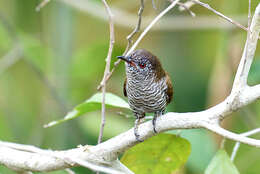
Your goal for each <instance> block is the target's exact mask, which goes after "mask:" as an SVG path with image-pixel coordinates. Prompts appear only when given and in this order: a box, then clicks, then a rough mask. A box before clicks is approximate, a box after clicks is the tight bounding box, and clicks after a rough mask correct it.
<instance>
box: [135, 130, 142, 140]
mask: <svg viewBox="0 0 260 174" xmlns="http://www.w3.org/2000/svg"><path fill="white" fill-rule="evenodd" d="M135 139H136V141H138V142H143V141H144V140H141V139H140V135H139V134H138V132H135Z"/></svg>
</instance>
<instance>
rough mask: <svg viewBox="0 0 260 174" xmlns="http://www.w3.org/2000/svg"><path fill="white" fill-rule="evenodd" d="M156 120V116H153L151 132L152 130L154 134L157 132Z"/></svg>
mask: <svg viewBox="0 0 260 174" xmlns="http://www.w3.org/2000/svg"><path fill="white" fill-rule="evenodd" d="M156 120H157V116H154V117H153V121H152V123H153V132H154V133H155V134H157V133H158V132H157V130H156Z"/></svg>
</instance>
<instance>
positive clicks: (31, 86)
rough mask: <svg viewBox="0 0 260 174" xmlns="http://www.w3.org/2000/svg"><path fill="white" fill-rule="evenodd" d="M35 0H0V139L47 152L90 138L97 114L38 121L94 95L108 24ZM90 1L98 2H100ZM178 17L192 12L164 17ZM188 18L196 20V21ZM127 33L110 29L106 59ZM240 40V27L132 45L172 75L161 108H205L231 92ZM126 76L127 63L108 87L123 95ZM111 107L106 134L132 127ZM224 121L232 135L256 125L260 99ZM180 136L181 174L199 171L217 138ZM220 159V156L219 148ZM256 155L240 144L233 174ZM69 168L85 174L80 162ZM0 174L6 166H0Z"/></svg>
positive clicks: (229, 8) (199, 133) (132, 7)
mask: <svg viewBox="0 0 260 174" xmlns="http://www.w3.org/2000/svg"><path fill="white" fill-rule="evenodd" d="M38 3H40V1H37V0H26V1H21V0H8V1H4V0H1V1H0V19H1V20H0V56H1V57H0V62H1V64H0V139H1V140H5V141H12V142H18V143H25V144H33V145H36V146H40V147H43V148H51V149H66V148H72V147H75V146H77V145H78V144H96V142H97V136H98V131H99V123H100V111H96V112H91V113H87V114H86V115H85V116H82V117H79V118H77V119H74V120H72V121H69V122H67V123H64V124H61V125H58V126H55V127H52V128H46V129H44V128H43V125H44V124H46V123H48V122H50V121H53V120H58V119H61V118H63V117H64V116H65V115H66V114H67V112H68V111H70V110H72V109H73V108H74V107H75V106H76V105H78V104H79V103H82V102H84V101H85V100H86V99H88V98H90V97H91V96H92V95H93V94H94V93H96V87H97V86H98V84H99V82H100V81H101V79H102V76H103V71H104V66H105V62H104V58H105V57H106V54H107V49H108V40H109V31H108V24H107V22H105V21H102V20H99V19H97V18H95V17H93V16H91V15H86V14H85V13H82V12H79V11H77V10H75V9H73V8H71V7H69V6H66V5H64V4H63V3H61V2H57V1H55V0H53V1H51V2H50V3H49V4H48V5H47V6H46V7H44V8H43V9H42V10H41V11H40V12H39V13H37V12H36V11H35V7H36V6H37V4H38ZM95 3H97V4H98V5H100V6H102V4H101V3H100V2H99V1H97V0H96V1H95ZM109 3H110V4H112V5H113V6H114V7H116V8H119V9H121V10H124V11H128V12H129V13H133V14H136V13H137V10H138V5H139V1H137V0H134V1H120V0H114V1H113V2H110V1H109ZM156 3H157V9H153V8H152V6H151V2H150V1H147V2H146V7H145V13H144V16H145V15H155V14H157V13H158V12H159V11H160V10H161V9H163V8H164V7H166V5H167V2H165V1H158V2H156ZM207 3H210V4H211V6H212V7H214V8H215V9H218V10H219V11H221V12H223V13H224V14H225V15H227V16H235V17H238V18H239V17H240V16H241V15H245V16H246V15H247V6H248V5H247V1H239V2H238V1H237V0H228V1H227V0H218V1H216V0H212V1H209V2H207ZM256 4H257V1H253V4H252V5H253V9H255V6H256ZM192 10H193V11H194V12H195V13H196V14H197V16H199V15H206V16H208V15H214V14H212V13H211V12H209V11H208V10H206V9H204V8H202V7H199V6H195V7H194V8H192ZM176 15H185V16H189V14H188V13H187V12H182V13H181V12H179V11H178V10H176V9H175V10H174V11H172V12H171V13H170V14H169V15H168V16H176ZM136 20H137V19H136ZM193 20H194V22H196V18H194V19H193ZM220 20H222V19H220ZM125 22H126V23H127V19H125ZM230 25H231V24H230ZM245 25H246V24H245ZM185 28H187V27H185ZM130 31H131V29H130V28H122V27H118V26H116V44H115V49H114V52H113V57H112V61H113V62H114V61H115V60H116V58H115V57H116V56H117V55H121V54H122V52H123V50H124V48H125V46H126V39H125V37H126V36H127V34H128V33H130ZM245 40H246V33H245V32H244V31H242V30H241V29H238V28H232V29H221V30H220V29H203V30H201V29H194V30H193V29H184V30H174V31H160V30H159V31H153V32H150V33H149V34H148V35H147V36H146V37H145V39H144V40H143V41H142V42H141V44H140V45H139V48H146V49H147V50H150V51H152V52H153V53H154V54H155V55H157V56H158V57H159V58H160V59H161V61H162V64H163V66H164V67H165V69H166V70H167V71H168V72H169V74H170V76H171V78H172V80H173V84H174V89H175V94H174V100H173V102H172V103H171V104H170V105H169V107H168V109H167V110H168V111H175V112H190V111H200V110H203V109H205V108H208V107H209V106H212V105H214V104H216V103H218V102H219V101H221V100H222V99H224V97H225V96H226V95H227V94H228V92H229V89H230V85H231V84H232V79H233V77H234V71H235V69H236V66H237V63H238V60H239V59H240V57H241V51H242V49H243V45H244V42H245ZM17 45H18V46H20V47H22V49H23V51H22V53H20V56H15V57H19V58H17V60H16V61H14V62H13V63H11V65H10V66H8V67H7V66H3V65H5V64H4V61H3V59H4V58H5V55H6V54H7V53H8V52H9V51H11V50H12V49H14V48H15V47H16V46H17ZM15 52H16V53H17V50H15ZM18 53H19V51H18ZM256 55H257V57H256V59H255V62H254V64H253V67H252V70H251V74H250V77H249V81H250V84H256V83H259V82H260V59H259V58H260V53H259V49H258V50H257V53H256ZM11 57H14V56H11ZM10 59H11V58H10ZM8 60H9V59H8ZM11 60H12V59H11ZM124 76H125V74H124V66H123V64H120V66H119V67H118V68H117V69H116V71H115V73H114V74H113V76H112V78H111V80H110V81H109V83H108V91H109V92H112V93H114V94H117V95H118V96H121V97H122V96H123V94H122V86H123V80H124ZM124 99H125V98H124ZM118 111H119V110H117V109H116V110H114V109H112V110H110V112H108V114H107V115H108V116H107V123H106V127H105V134H104V136H105V139H108V138H110V137H112V136H115V135H117V134H119V133H120V132H123V131H126V130H128V129H129V128H131V127H132V126H133V121H134V120H133V119H132V118H128V117H125V115H122V114H118ZM121 111H122V110H121ZM127 114H129V113H127ZM224 124H225V125H224V126H225V127H226V128H228V129H230V130H233V131H235V132H238V133H239V132H244V131H247V130H249V129H253V128H255V127H258V126H259V125H260V107H259V102H258V103H254V104H252V105H250V106H248V107H246V108H244V109H242V110H240V111H239V112H236V113H234V114H233V116H232V117H230V118H228V119H227V120H225V121H224ZM173 132H176V131H173ZM180 135H181V137H184V138H186V139H187V140H188V141H189V142H190V143H191V154H190V156H189V159H188V163H187V164H185V166H184V167H183V169H182V170H180V171H179V173H183V174H197V173H203V172H204V171H205V169H206V168H207V166H208V165H209V163H210V161H211V159H212V158H213V156H214V155H215V153H216V152H217V149H218V147H219V143H220V141H221V139H220V137H217V136H215V135H213V134H211V133H208V132H206V131H203V130H183V131H182V132H181V134H180ZM258 138H259V136H258ZM233 145H234V143H233V142H231V141H227V142H226V144H225V149H226V151H227V152H228V154H230V153H231V151H232V148H233ZM217 155H220V156H221V155H223V154H220V152H218V153H217ZM259 155H260V150H259V149H256V148H252V147H249V146H247V145H241V148H240V150H239V153H238V155H237V157H236V159H235V161H234V164H235V166H236V167H237V168H238V170H239V172H240V173H243V174H258V173H259V171H260V166H259V165H257V164H259V162H260V159H259ZM215 158H216V157H215ZM215 158H214V159H215ZM75 171H76V172H77V173H92V172H91V171H88V170H87V169H83V168H76V169H75ZM0 173H6V174H9V173H10V174H11V173H13V172H12V171H10V170H8V169H6V168H4V167H2V166H0ZM53 173H55V174H62V173H65V172H64V171H58V172H53Z"/></svg>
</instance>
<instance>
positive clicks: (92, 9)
mask: <svg viewBox="0 0 260 174" xmlns="http://www.w3.org/2000/svg"><path fill="white" fill-rule="evenodd" d="M59 1H60V2H62V3H65V4H67V5H69V6H71V7H73V8H75V9H77V10H79V11H81V12H83V13H85V14H88V15H91V16H94V17H96V18H98V19H100V20H103V21H107V20H108V19H107V15H106V13H105V11H104V10H103V7H101V6H100V5H99V4H97V3H94V2H93V1H92V0H73V1H71V0H59ZM111 10H112V11H113V14H114V16H116V18H115V19H114V22H115V24H116V25H118V26H120V27H125V28H134V27H135V26H136V16H135V15H133V14H131V13H127V12H125V11H123V10H121V9H118V8H113V7H111ZM231 17H232V19H235V20H236V21H239V23H242V24H247V19H248V18H247V15H246V14H244V15H236V16H231ZM153 18H154V16H145V17H143V18H142V23H143V26H146V25H148V24H149V23H150V21H151V20H152V19H153ZM125 19H127V21H126V20H125ZM234 28H235V26H234V25H230V23H227V22H224V21H222V20H220V19H219V17H215V16H208V15H207V16H204V15H201V16H197V17H196V21H194V19H192V18H190V17H189V16H169V17H164V18H162V19H161V20H160V25H155V26H154V27H152V30H153V31H178V30H181V31H183V30H198V29H199V30H212V29H214V30H215V29H226V30H227V29H228V30H230V29H234Z"/></svg>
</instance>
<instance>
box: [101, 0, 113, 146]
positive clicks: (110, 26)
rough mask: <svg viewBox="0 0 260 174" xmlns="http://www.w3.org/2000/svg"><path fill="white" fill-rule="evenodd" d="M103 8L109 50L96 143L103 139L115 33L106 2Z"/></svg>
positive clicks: (104, 1)
mask: <svg viewBox="0 0 260 174" xmlns="http://www.w3.org/2000/svg"><path fill="white" fill-rule="evenodd" d="M102 2H103V4H104V6H105V8H106V12H107V15H108V17H109V30H110V41H109V49H108V53H107V58H106V67H105V71H104V77H103V80H102V82H101V84H102V111H101V112H102V115H101V116H102V118H101V124H100V132H99V136H98V143H101V141H102V137H103V132H104V127H105V122H106V117H105V114H106V105H105V100H106V99H105V96H106V95H105V94H106V79H107V76H108V75H109V74H110V64H111V57H112V52H113V47H114V42H115V33H114V21H113V14H112V12H111V10H110V8H109V6H108V4H107V2H106V0H102Z"/></svg>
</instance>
